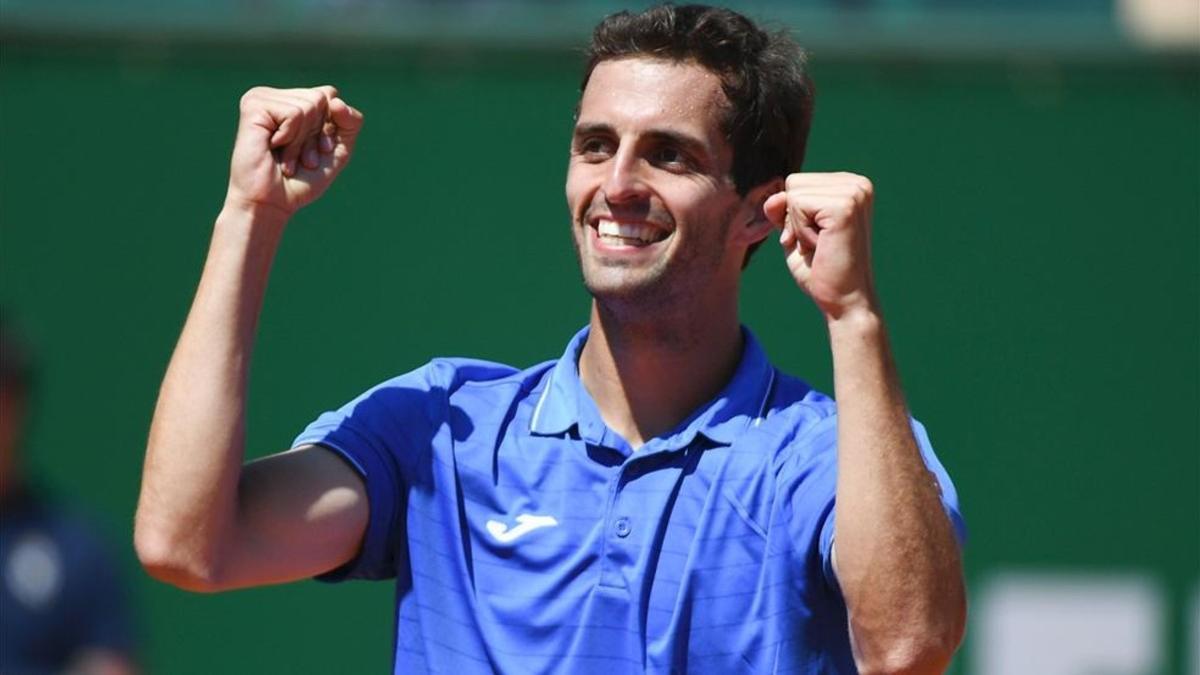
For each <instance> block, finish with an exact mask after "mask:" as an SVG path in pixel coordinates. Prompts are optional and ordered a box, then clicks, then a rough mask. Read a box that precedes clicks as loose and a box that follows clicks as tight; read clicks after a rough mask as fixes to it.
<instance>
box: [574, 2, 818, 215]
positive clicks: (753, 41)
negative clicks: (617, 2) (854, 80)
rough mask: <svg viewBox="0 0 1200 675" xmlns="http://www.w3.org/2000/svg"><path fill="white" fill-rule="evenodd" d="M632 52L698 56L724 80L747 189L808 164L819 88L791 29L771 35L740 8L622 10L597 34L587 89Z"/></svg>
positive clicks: (729, 131)
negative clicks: (595, 74) (600, 67)
mask: <svg viewBox="0 0 1200 675" xmlns="http://www.w3.org/2000/svg"><path fill="white" fill-rule="evenodd" d="M630 56H647V57H652V58H661V59H667V60H670V61H676V62H679V61H694V62H696V63H698V64H700V65H701V66H703V67H705V68H707V69H708V70H710V71H712V72H713V73H714V74H716V75H717V76H719V77H720V78H721V83H722V88H723V90H724V92H725V97H726V98H728V99H729V103H730V107H729V110H728V112H727V115H726V117H725V119H724V120H723V125H722V127H723V129H724V131H725V134H726V138H728V140H729V142H730V145H731V146H732V148H733V168H732V171H731V174H732V178H733V182H734V185H735V186H736V188H737V191H738V193H739V194H741V195H742V196H745V195H746V193H747V192H749V190H750V189H751V188H753V187H755V186H757V185H761V184H762V183H764V182H766V181H768V180H770V179H772V178H783V177H785V176H787V175H788V174H790V173H794V172H796V171H799V170H800V166H801V165H802V164H803V163H804V151H805V146H806V145H807V143H808V130H809V127H810V126H811V124H812V114H813V98H814V90H813V84H812V80H811V79H810V78H809V76H808V72H807V68H806V57H805V53H804V51H803V50H802V49H800V47H799V46H798V45H797V44H796V43H795V42H793V41H792V39H791V38H790V37H789V36H788V35H787V33H786V32H783V31H780V32H777V33H768V32H766V31H764V30H763V29H761V28H759V27H758V26H756V25H755V24H754V23H753V22H752V21H750V20H749V19H747V18H746V17H744V16H742V15H741V14H738V13H737V12H734V11H732V10H728V9H720V8H716V7H707V6H704V5H680V6H675V5H670V4H667V5H659V6H657V7H652V8H650V9H647V10H645V11H643V12H641V13H638V14H631V13H630V12H619V13H617V14H613V15H611V16H609V17H607V18H605V19H604V20H603V21H601V22H600V24H599V25H597V26H596V29H595V31H594V32H593V33H592V41H591V44H590V45H589V46H588V50H587V66H586V68H585V70H584V74H583V82H582V84H581V85H580V88H579V90H580V92H582V91H583V90H584V89H585V88H586V87H587V83H588V79H589V78H590V77H591V75H592V70H593V69H594V68H595V67H596V64H598V63H600V62H602V61H608V60H612V59H619V58H625V57H630Z"/></svg>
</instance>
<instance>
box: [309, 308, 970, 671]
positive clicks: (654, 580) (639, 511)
mask: <svg viewBox="0 0 1200 675" xmlns="http://www.w3.org/2000/svg"><path fill="white" fill-rule="evenodd" d="M587 335H588V331H587V329H584V330H583V331H580V332H579V333H578V334H577V335H576V336H575V338H574V339H573V340H572V341H571V342H570V344H569V345H568V346H567V349H566V352H565V353H564V354H563V356H562V358H560V359H559V360H558V361H550V362H547V363H543V364H541V365H538V366H535V367H533V368H530V369H528V370H517V369H515V368H511V367H509V366H504V365H499V364H495V363H487V362H482V361H476V360H469V359H436V360H434V361H432V362H431V363H429V364H428V365H426V366H424V367H422V368H419V369H417V370H415V371H412V372H410V373H408V374H405V375H401V376H399V377H396V378H394V379H391V380H388V381H387V382H384V383H383V384H381V385H379V386H377V387H375V388H373V389H371V390H369V391H367V392H366V393H365V394H363V395H362V396H360V397H358V398H357V399H355V400H353V401H351V402H350V403H348V404H347V405H345V406H344V407H342V408H341V409H340V410H337V411H335V412H329V413H325V414H324V415H321V416H320V418H318V419H317V420H316V421H315V422H313V423H312V424H311V425H310V426H309V427H308V428H307V429H306V430H305V431H304V432H303V433H302V434H301V435H300V436H299V437H298V438H297V439H296V443H295V444H296V445H297V446H298V445H304V444H309V443H316V444H320V445H323V446H326V447H328V448H330V449H332V450H333V451H335V452H337V453H338V454H339V455H341V456H342V457H343V458H344V459H345V460H346V461H348V462H349V463H350V464H351V465H352V466H353V467H354V468H355V469H356V470H357V471H358V472H359V473H360V474H361V475H362V478H363V481H364V483H365V485H366V489H367V495H368V498H369V500H370V519H369V522H368V525H367V530H366V534H365V536H364V539H363V544H362V549H361V551H360V552H359V553H358V555H357V557H356V558H355V559H354V560H352V561H351V562H349V563H348V564H346V565H345V566H343V567H341V568H339V569H336V570H333V571H332V572H330V573H329V574H327V575H324V576H323V577H322V578H323V579H325V580H342V579H350V578H364V579H391V578H394V579H395V581H396V617H395V621H396V642H395V661H394V664H395V666H394V668H395V672H396V673H410V672H447V673H455V674H456V675H462V674H465V673H491V672H504V673H589V672H596V673H606V674H607V675H612V674H614V673H632V672H648V673H670V672H696V673H740V672H778V671H795V672H802V673H853V672H856V671H855V668H854V664H853V660H852V657H851V652H850V643H849V634H848V629H847V623H846V608H845V604H844V602H843V600H842V597H841V594H840V592H839V590H838V587H837V582H836V579H835V578H834V575H833V570H832V565H831V559H830V552H831V546H832V537H833V518H834V493H835V485H836V472H837V455H836V439H837V418H836V410H835V407H834V403H833V401H832V400H831V399H829V398H828V397H826V396H824V395H823V394H820V393H818V392H816V391H814V390H812V389H811V388H810V387H809V386H808V385H807V384H805V383H804V382H802V381H800V380H798V379H795V378H793V377H789V376H787V375H785V374H783V373H781V372H779V371H777V370H775V368H773V367H772V366H771V365H770V363H769V362H768V361H767V358H766V355H765V354H764V353H763V350H762V348H761V347H760V346H759V344H758V342H757V341H756V340H755V339H754V337H753V336H752V335H751V334H750V332H749V331H748V330H745V329H743V337H744V345H745V346H744V349H743V353H742V358H741V361H740V363H739V365H738V368H737V371H736V372H735V373H734V375H733V378H732V379H731V380H730V381H729V383H728V384H727V385H726V386H725V388H724V389H723V390H722V391H721V392H720V393H719V394H718V395H717V396H716V397H715V398H713V399H712V400H711V401H709V402H708V403H706V404H705V405H703V406H702V407H700V408H699V409H698V410H697V411H696V412H695V413H694V414H692V415H691V416H690V417H688V418H687V419H686V420H684V421H683V422H681V423H680V424H679V426H678V427H676V428H675V429H673V430H671V431H670V432H668V433H665V434H663V435H662V436H660V437H657V438H654V439H651V440H650V441H648V442H646V443H645V444H644V445H643V446H642V447H640V448H638V449H637V450H636V451H635V450H633V449H632V448H631V447H630V446H629V444H628V443H627V442H626V441H625V440H624V439H623V438H621V437H620V436H619V435H617V434H616V433H615V432H613V431H612V430H611V429H609V428H608V427H607V426H606V425H605V423H604V421H603V420H602V419H601V417H600V413H599V410H598V409H597V408H596V404H595V403H594V402H593V401H592V399H591V397H590V396H589V395H588V393H587V390H586V389H585V388H584V387H583V385H582V383H581V382H580V379H579V371H578V359H579V353H580V350H581V348H582V347H583V344H584V342H585V341H586V339H587ZM914 429H915V431H916V436H917V440H918V443H919V444H920V446H921V451H922V453H923V455H924V457H925V461H926V464H927V465H928V467H929V468H930V470H931V471H932V472H933V474H934V475H935V476H936V477H937V479H938V481H939V482H940V485H941V489H942V497H943V500H944V503H945V507H946V510H947V512H948V513H949V514H950V516H951V518H952V520H953V522H954V524H955V528H956V530H958V531H959V533H960V536H961V532H962V520H961V518H960V516H959V513H958V502H957V497H956V494H955V491H954V487H953V485H952V484H951V482H950V479H949V477H948V476H947V475H946V472H945V470H944V469H943V468H942V466H941V465H940V464H939V463H938V461H937V459H936V458H935V457H934V455H933V452H932V450H931V449H930V446H929V441H928V438H927V437H926V434H925V432H924V429H923V428H921V426H920V425H919V424H916V423H914Z"/></svg>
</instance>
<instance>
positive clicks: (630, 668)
mask: <svg viewBox="0 0 1200 675" xmlns="http://www.w3.org/2000/svg"><path fill="white" fill-rule="evenodd" d="M812 109H813V90H812V86H811V83H810V81H809V78H808V76H807V74H806V71H805V61H804V58H803V55H802V52H801V51H800V49H799V48H798V47H797V46H796V45H795V44H794V43H792V42H791V40H790V39H788V38H787V37H786V36H784V35H778V34H775V35H773V34H769V33H767V32H764V31H763V30H761V29H760V28H759V27H757V26H755V25H754V24H753V23H752V22H750V21H749V20H747V19H746V18H744V17H742V16H740V15H738V14H736V13H734V12H731V11H727V10H722V9H713V8H707V7H699V6H683V7H671V6H661V7H655V8H652V9H649V10H646V11H645V12H642V13H640V14H629V13H621V14H617V15H614V16H610V17H608V18H607V19H605V20H604V21H603V22H602V23H601V24H600V25H599V26H598V27H597V28H596V30H595V33H594V36H593V39H592V42H591V45H590V49H589V58H588V61H587V66H586V70H585V73H584V79H583V87H582V92H581V97H580V100H579V106H578V114H577V119H576V122H575V126H574V131H573V135H572V138H571V145H570V147H571V150H570V163H569V166H568V169H567V176H566V197H567V206H568V208H569V212H570V227H571V232H572V234H573V236H574V241H575V248H576V251H577V253H578V257H579V265H580V268H581V270H582V273H583V280H584V284H585V285H586V287H587V289H588V291H589V292H590V293H591V296H592V304H591V314H590V320H589V322H588V325H587V326H586V327H584V328H583V329H582V330H580V331H579V333H578V334H576V335H575V336H574V338H572V339H571V340H570V342H569V343H568V344H567V345H566V348H565V350H564V351H563V353H562V356H560V357H559V358H557V359H554V360H550V361H547V362H545V363H542V364H539V365H536V366H534V367H532V368H527V369H524V370H520V369H517V368H513V367H510V366H506V365H501V364H497V363H489V362H484V361H478V360H472V359H462V358H439V359H435V360H433V361H432V362H430V363H428V364H425V365H423V366H420V367H418V368H416V369H415V370H412V371H411V372H408V373H405V374H402V375H399V376H397V377H393V378H392V379H388V380H386V381H384V382H383V383H382V384H379V385H378V386H376V387H374V388H372V389H370V390H368V391H367V392H365V393H364V394H362V395H361V396H359V397H358V398H356V399H354V400H353V401H351V402H349V403H347V404H345V405H344V406H342V407H341V408H338V409H337V410H334V411H331V412H328V413H325V414H323V415H321V416H320V417H319V418H317V419H316V420H315V421H314V422H313V423H312V424H311V425H309V426H308V428H306V429H305V430H303V431H302V432H301V433H300V435H299V436H298V437H297V438H296V440H295V442H294V443H293V444H292V446H291V448H292V449H291V450H289V451H287V452H283V453H281V454H276V455H273V456H270V457H267V458H265V459H261V460H257V461H253V462H250V463H248V464H245V465H243V462H244V448H243V438H244V431H243V430H244V427H245V399H246V381H247V372H248V369H249V365H250V356H251V346H252V342H253V338H254V334H255V326H256V323H257V320H258V316H259V310H260V307H261V305H262V301H263V292H264V289H265V286H266V282H267V276H268V270H269V268H270V265H271V260H272V257H273V256H274V254H275V251H276V248H277V246H278V244H279V242H280V238H281V237H282V236H283V233H284V230H285V226H286V224H287V222H288V220H289V219H290V218H291V216H292V215H293V214H294V213H295V212H296V211H297V210H298V209H300V208H302V207H303V206H305V205H306V204H309V203H311V202H312V201H313V200H315V199H317V198H318V197H320V196H321V194H322V193H323V192H324V191H325V189H326V188H327V187H328V186H329V185H330V184H331V183H332V181H333V180H334V179H335V178H336V177H337V175H338V174H339V172H341V170H342V169H343V168H345V166H346V164H347V162H348V161H349V160H350V158H351V156H352V154H353V152H354V147H355V142H356V139H357V137H358V132H359V130H360V128H361V127H362V123H363V116H362V114H361V113H360V112H359V111H358V110H356V109H355V108H354V107H353V106H351V105H350V104H349V103H347V102H346V101H345V100H344V99H343V98H341V96H340V94H339V92H338V90H337V89H335V88H334V87H331V86H323V87H315V88H312V89H271V88H265V87H258V88H255V89H252V90H250V91H249V92H247V93H246V95H245V96H244V97H243V98H242V102H241V120H240V123H239V127H238V131H237V139H236V142H235V146H234V150H233V159H232V166H231V170H230V174H231V175H230V181H229V188H228V193H227V197H226V201H225V205H224V208H223V209H222V211H221V212H220V214H219V215H218V216H217V219H216V224H215V227H214V232H213V238H212V244H211V248H210V250H209V254H208V259H207V262H206V263H205V266H204V271H203V274H202V277H201V280H200V285H199V289H198V291H197V294H196V298H195V301H194V304H193V306H192V309H191V313H190V314H189V316H188V319H187V323H186V325H185V327H184V329H183V334H182V336H181V337H180V340H179V344H178V346H177V348H176V350H175V353H174V356H173V357H172V360H171V364H170V367H169V369H168V372H167V374H166V377H165V379H164V381H163V385H162V391H161V394H160V397H159V401H158V406H157V409H156V410H155V414H154V421H153V424H152V427H151V431H150V440H149V447H148V449H147V454H146V463H145V472H144V476H143V482H142V492H141V499H140V503H139V506H138V513H137V523H136V537H135V538H136V545H137V549H138V553H139V555H140V557H141V560H142V562H143V564H144V565H145V567H146V568H147V570H149V572H150V573H151V574H153V575H154V576H155V577H158V578H160V579H162V580H165V581H167V582H170V583H173V584H175V585H178V586H180V587H182V588H186V589H193V590H197V591H219V590H225V589H232V588H240V587H246V586H256V585H262V584H275V583H281V582H287V581H293V580H297V579H305V578H310V577H313V576H316V577H318V578H320V579H323V580H327V581H339V580H344V579H355V578H362V579H391V580H393V581H394V583H395V584H396V603H397V606H396V615H395V621H396V627H395V630H396V639H395V645H394V650H395V654H394V668H395V672H396V673H409V672H453V673H488V672H506V673H546V672H561V673H587V672H603V673H641V672H647V673H673V672H695V673H738V672H764V673H765V672H785V671H786V672H802V673H814V674H815V673H853V672H863V673H936V672H941V671H943V670H944V669H945V668H946V666H947V664H948V663H949V661H950V658H951V656H952V654H953V652H954V650H955V648H956V646H957V645H958V643H959V641H960V639H961V637H962V634H963V625H964V621H965V600H964V588H963V580H962V572H961V562H960V554H959V540H960V539H961V533H962V520H961V518H960V516H959V509H958V503H957V497H956V494H955V491H954V487H953V485H952V484H951V482H950V479H949V478H948V476H947V475H946V472H945V470H944V469H943V468H942V466H941V465H940V464H939V462H938V460H937V459H936V457H935V456H934V454H933V451H932V449H931V447H930V443H929V439H928V437H927V435H926V433H925V431H924V429H923V428H922V427H921V426H920V425H919V424H917V423H915V422H914V421H912V419H911V418H910V417H909V414H908V411H907V409H906V405H905V401H904V396H903V394H902V391H901V387H900V382H899V379H898V377H897V375H896V369H895V366H894V364H893V360H892V356H891V352H890V349H889V346H888V337H887V331H886V329H885V324H884V320H883V315H882V314H881V311H880V306H879V300H878V296H877V294H876V288H875V285H874V282H873V276H872V271H871V269H872V268H871V250H870V234H871V207H872V200H873V188H872V185H871V182H870V181H869V180H868V179H866V178H864V177H862V176H859V175H855V174H852V173H800V172H799V171H800V167H801V163H802V161H803V158H804V150H805V142H806V138H807V135H808V129H809V123H810V119H811V114H812ZM769 237H770V238H775V239H777V243H778V246H779V249H780V251H781V253H780V254H779V255H780V257H782V258H783V260H784V261H785V262H786V265H787V267H788V269H789V270H790V271H791V274H792V276H793V277H794V279H795V281H796V283H797V285H798V286H799V288H800V289H801V290H802V291H803V294H807V296H808V297H809V298H811V300H812V301H813V302H815V304H816V307H817V308H818V310H819V311H820V312H821V314H822V315H823V316H824V317H825V320H826V325H827V326H828V332H829V342H830V346H831V350H832V358H833V370H834V394H835V396H836V401H837V402H836V404H835V403H834V400H833V399H831V398H829V397H827V396H825V395H823V394H821V393H819V392H817V391H814V390H813V389H811V388H810V387H809V386H808V385H807V384H805V383H804V382H803V381H801V380H799V379H797V378H795V377H792V376H790V375H787V374H784V373H782V372H780V371H779V370H777V369H776V368H774V367H773V366H772V365H771V363H770V361H769V360H768V358H767V355H766V354H765V353H764V351H763V348H762V346H761V345H760V344H759V343H758V342H757V341H756V340H755V338H754V336H753V334H752V333H751V332H750V330H749V329H748V328H746V327H744V326H742V325H741V324H740V323H739V319H738V285H739V280H740V277H741V273H742V269H743V267H744V266H745V264H746V262H747V259H748V258H749V257H750V255H751V253H753V252H754V250H755V249H756V247H758V246H759V244H761V243H762V242H764V241H765V240H766V239H768V238H769ZM802 304H804V302H802V294H801V293H800V292H796V295H795V297H794V301H793V303H792V304H789V305H788V306H786V307H782V308H781V310H783V311H800V307H801V306H802ZM357 329H362V327H356V330H357ZM814 358H815V355H814ZM414 365H415V364H414Z"/></svg>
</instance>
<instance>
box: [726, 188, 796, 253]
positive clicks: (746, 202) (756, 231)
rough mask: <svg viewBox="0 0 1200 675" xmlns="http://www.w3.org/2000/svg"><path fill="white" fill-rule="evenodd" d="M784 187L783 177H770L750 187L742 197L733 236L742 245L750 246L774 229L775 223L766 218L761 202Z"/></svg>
mask: <svg viewBox="0 0 1200 675" xmlns="http://www.w3.org/2000/svg"><path fill="white" fill-rule="evenodd" d="M784 187H785V184H784V181H783V178H772V179H771V180H769V181H767V182H765V183H762V184H759V185H757V186H755V187H753V188H751V189H750V191H749V192H747V193H746V196H745V197H743V198H742V208H741V209H739V212H738V213H739V216H740V217H739V218H738V225H739V226H738V227H737V228H736V229H737V232H736V233H735V235H734V236H735V237H736V238H737V239H738V240H740V242H741V243H742V244H743V245H745V246H747V247H749V246H752V245H754V244H756V243H758V242H760V241H762V240H763V239H765V238H766V237H767V235H768V234H770V233H771V230H773V229H775V224H774V223H772V222H771V221H770V220H769V219H767V214H766V213H764V212H763V204H764V203H766V201H767V198H768V197H770V196H771V195H773V194H776V193H779V192H783V190H784Z"/></svg>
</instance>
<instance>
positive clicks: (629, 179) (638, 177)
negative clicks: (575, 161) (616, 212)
mask: <svg viewBox="0 0 1200 675" xmlns="http://www.w3.org/2000/svg"><path fill="white" fill-rule="evenodd" d="M642 171H643V166H642V163H641V161H640V160H639V158H638V157H637V155H636V154H634V153H633V152H630V151H628V150H626V149H625V148H622V149H621V150H620V151H618V152H617V155H616V156H615V157H613V161H612V164H611V165H610V167H609V171H608V176H606V178H605V181H604V196H605V198H606V199H608V201H609V202H611V203H617V204H619V203H629V202H632V201H637V200H639V199H644V198H645V197H646V196H647V194H649V190H648V188H647V185H646V183H645V180H644V179H645V176H644V175H643V173H642Z"/></svg>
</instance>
